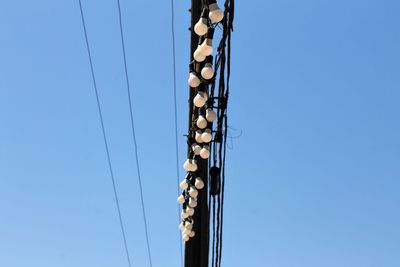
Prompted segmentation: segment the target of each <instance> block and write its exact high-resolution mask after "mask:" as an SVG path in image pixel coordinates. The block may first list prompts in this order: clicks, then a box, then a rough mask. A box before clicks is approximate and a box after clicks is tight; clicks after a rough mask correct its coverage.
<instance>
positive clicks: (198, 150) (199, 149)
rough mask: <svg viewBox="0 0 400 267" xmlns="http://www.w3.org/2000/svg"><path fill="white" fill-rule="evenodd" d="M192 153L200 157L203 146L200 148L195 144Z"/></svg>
mask: <svg viewBox="0 0 400 267" xmlns="http://www.w3.org/2000/svg"><path fill="white" fill-rule="evenodd" d="M192 151H193V153H194V154H195V155H200V151H201V146H199V145H198V144H193V145H192Z"/></svg>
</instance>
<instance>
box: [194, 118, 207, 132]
mask: <svg viewBox="0 0 400 267" xmlns="http://www.w3.org/2000/svg"><path fill="white" fill-rule="evenodd" d="M196 125H197V127H199V128H200V129H204V128H206V127H207V120H206V119H205V118H204V116H203V115H200V116H199V118H198V119H197V121H196Z"/></svg>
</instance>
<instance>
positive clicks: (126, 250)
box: [79, 0, 132, 267]
mask: <svg viewBox="0 0 400 267" xmlns="http://www.w3.org/2000/svg"><path fill="white" fill-rule="evenodd" d="M79 8H80V11H81V19H82V26H83V31H84V33H85V41H86V49H87V53H88V58H89V63H90V71H91V74H92V81H93V88H94V91H95V95H96V102H97V108H98V112H99V118H100V124H101V130H102V134H103V140H104V145H105V149H106V154H107V161H108V167H109V171H110V177H111V182H112V186H113V192H114V198H115V204H116V207H117V211H118V218H119V223H120V228H121V233H122V237H123V241H124V247H125V253H126V259H127V261H128V266H129V267H131V266H132V264H131V260H130V257H129V250H128V243H127V241H126V234H125V227H124V222H123V219H122V214H121V207H120V204H119V200H118V191H117V186H116V181H115V178H114V172H113V168H112V164H111V157H110V151H109V148H108V147H109V146H108V141H107V135H106V131H105V126H104V120H103V113H102V109H101V104H100V99H99V92H98V89H97V83H96V77H95V74H94V67H93V61H92V56H91V52H90V46H89V39H88V35H87V30H86V23H85V16H84V13H83V8H82V2H81V0H79Z"/></svg>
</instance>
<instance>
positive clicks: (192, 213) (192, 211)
mask: <svg viewBox="0 0 400 267" xmlns="http://www.w3.org/2000/svg"><path fill="white" fill-rule="evenodd" d="M186 213H187V214H189V216H193V215H194V208H190V207H189V208H187V209H186Z"/></svg>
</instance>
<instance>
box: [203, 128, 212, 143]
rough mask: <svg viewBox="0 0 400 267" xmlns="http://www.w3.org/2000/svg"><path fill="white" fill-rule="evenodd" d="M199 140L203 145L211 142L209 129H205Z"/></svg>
mask: <svg viewBox="0 0 400 267" xmlns="http://www.w3.org/2000/svg"><path fill="white" fill-rule="evenodd" d="M201 140H203V142H204V143H209V142H211V140H212V135H211V130H210V129H205V131H204V132H203V133H202V134H201Z"/></svg>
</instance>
